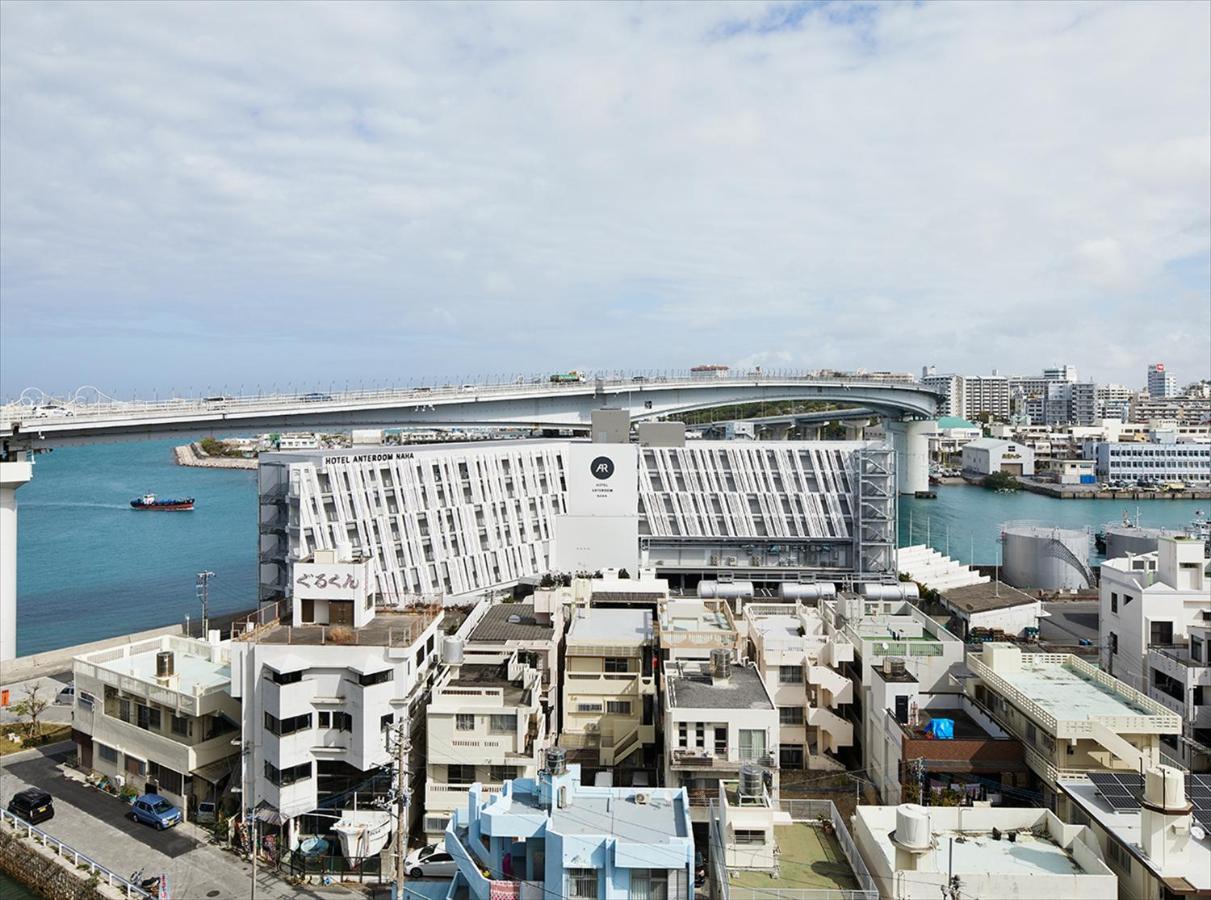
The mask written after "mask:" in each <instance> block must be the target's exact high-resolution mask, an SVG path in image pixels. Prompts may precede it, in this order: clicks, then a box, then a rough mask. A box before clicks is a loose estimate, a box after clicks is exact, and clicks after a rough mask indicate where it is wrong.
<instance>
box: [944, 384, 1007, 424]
mask: <svg viewBox="0 0 1211 900" xmlns="http://www.w3.org/2000/svg"><path fill="white" fill-rule="evenodd" d="M1010 396H1011V390H1010V384H1009V379H1008V378H1006V377H1005V376H1004V375H965V376H964V377H963V409H962V411H954V410H952V411H951V412H952V413H954V414H955V415H961V416H963V418H965V419H970V420H973V421H974V420H976V419H979V418H980V417H981V416H988V417H991V418H993V419H1000V420H1007V419H1008V418H1009V413H1010V405H1009V400H1010Z"/></svg>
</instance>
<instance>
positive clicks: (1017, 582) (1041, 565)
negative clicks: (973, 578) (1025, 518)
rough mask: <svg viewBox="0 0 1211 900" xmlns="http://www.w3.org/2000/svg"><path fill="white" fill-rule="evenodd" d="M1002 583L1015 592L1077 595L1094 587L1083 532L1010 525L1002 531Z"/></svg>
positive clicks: (1087, 541)
mask: <svg viewBox="0 0 1211 900" xmlns="http://www.w3.org/2000/svg"><path fill="white" fill-rule="evenodd" d="M1001 546H1002V550H1003V554H1004V555H1003V558H1002V562H1001V580H1002V581H1004V582H1006V583H1007V584H1012V585H1013V586H1014V587H1018V588H1027V589H1031V588H1038V589H1042V590H1045V591H1077V590H1084V589H1086V588H1089V587H1091V586H1092V585H1093V572H1092V571H1090V569H1089V554H1090V552H1091V550H1092V536H1091V535H1090V534H1089V532H1088V531H1087V530H1085V529H1077V528H1054V527H1052V526H1048V525H1034V524H1023V523H1017V524H1011V525H1005V526H1004V527H1003V528H1002V529H1001Z"/></svg>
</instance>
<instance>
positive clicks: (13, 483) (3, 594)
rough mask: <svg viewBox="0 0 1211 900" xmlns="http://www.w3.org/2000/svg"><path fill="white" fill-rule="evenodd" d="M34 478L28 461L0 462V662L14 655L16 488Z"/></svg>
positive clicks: (15, 634) (15, 636) (15, 614)
mask: <svg viewBox="0 0 1211 900" xmlns="http://www.w3.org/2000/svg"><path fill="white" fill-rule="evenodd" d="M33 477H34V467H33V465H32V464H30V463H28V462H0V662H6V661H7V660H10V659H15V658H16V656H17V488H19V487H21V485H23V484H25V483H26V482H27V481H29V480H30V479H31V478H33Z"/></svg>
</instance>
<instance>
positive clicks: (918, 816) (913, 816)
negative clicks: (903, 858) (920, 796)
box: [895, 803, 932, 850]
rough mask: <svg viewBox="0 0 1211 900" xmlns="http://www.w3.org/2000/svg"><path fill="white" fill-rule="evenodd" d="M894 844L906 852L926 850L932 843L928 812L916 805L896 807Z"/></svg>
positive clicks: (902, 804)
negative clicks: (906, 850)
mask: <svg viewBox="0 0 1211 900" xmlns="http://www.w3.org/2000/svg"><path fill="white" fill-rule="evenodd" d="M895 837H896V843H897V844H899V845H900V846H901V847H904V848H905V849H908V850H928V849H929V847H930V844H931V843H932V833H931V832H930V829H929V810H927V809H926V808H925V807H924V806H919V805H917V804H916V803H901V804H900V805H899V806H897V807H896V833H895Z"/></svg>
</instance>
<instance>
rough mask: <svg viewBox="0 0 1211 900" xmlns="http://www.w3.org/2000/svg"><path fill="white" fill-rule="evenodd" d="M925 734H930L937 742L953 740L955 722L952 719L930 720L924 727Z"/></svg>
mask: <svg viewBox="0 0 1211 900" xmlns="http://www.w3.org/2000/svg"><path fill="white" fill-rule="evenodd" d="M925 732H926V734H931V735H933V736H934V737H935V738H937V739H938V740H939V741H950V740H954V736H955V720H954V719H931V720H930V722H929V724H928V725H926V726H925Z"/></svg>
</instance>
